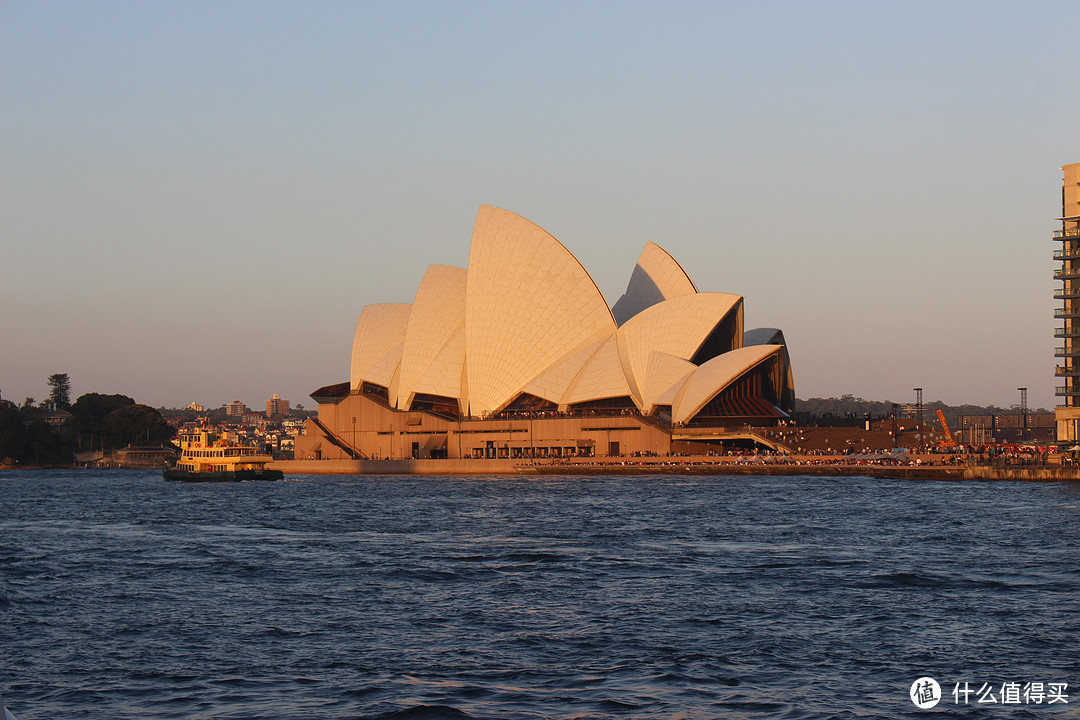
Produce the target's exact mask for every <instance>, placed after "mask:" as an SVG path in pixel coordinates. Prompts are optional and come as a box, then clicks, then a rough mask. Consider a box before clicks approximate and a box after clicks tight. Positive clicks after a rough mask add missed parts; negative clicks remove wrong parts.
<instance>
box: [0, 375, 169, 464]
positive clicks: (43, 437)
mask: <svg viewBox="0 0 1080 720" xmlns="http://www.w3.org/2000/svg"><path fill="white" fill-rule="evenodd" d="M49 386H50V387H51V388H52V393H51V394H50V396H49V399H48V400H46V401H44V402H42V403H41V404H38V405H35V404H34V399H33V398H26V400H25V401H24V402H23V404H22V405H16V404H15V403H13V402H11V401H8V400H0V464H4V463H8V464H12V463H14V464H20V465H71V464H72V463H73V462H74V459H75V453H77V452H90V451H93V450H101V451H103V452H105V453H110V452H113V451H116V450H119V449H120V448H123V447H127V446H128V445H160V444H162V443H166V442H168V441H170V440H172V438H173V436H174V435H175V434H176V430H175V428H173V427H172V426H171V425H169V424H168V423H167V422H165V419H164V418H163V417H162V416H161V413H159V412H158V411H157V410H155V409H154V408H152V407H149V406H148V405H140V404H138V403H136V402H135V401H134V400H133V399H131V398H129V397H128V396H126V395H102V394H99V393H87V394H86V395H82V396H81V397H79V398H78V399H77V400H76V401H75V402H74V403H70V402H69V394H70V388H71V386H70V383H69V382H68V377H67V375H65V374H62V373H57V374H55V375H51V376H50V377H49ZM64 413H69V414H70V416H66V415H65V414H64Z"/></svg>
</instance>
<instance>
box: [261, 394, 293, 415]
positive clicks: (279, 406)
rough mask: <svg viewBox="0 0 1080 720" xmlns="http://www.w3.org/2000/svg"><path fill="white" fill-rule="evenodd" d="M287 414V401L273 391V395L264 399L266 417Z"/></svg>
mask: <svg viewBox="0 0 1080 720" xmlns="http://www.w3.org/2000/svg"><path fill="white" fill-rule="evenodd" d="M288 414H289V401H288V400H282V399H281V398H279V397H278V394H277V393H274V397H272V398H270V399H269V400H267V401H266V417H273V416H274V415H288Z"/></svg>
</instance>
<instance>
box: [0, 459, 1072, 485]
mask: <svg viewBox="0 0 1080 720" xmlns="http://www.w3.org/2000/svg"><path fill="white" fill-rule="evenodd" d="M954 457H955V456H954ZM267 467H268V468H271V469H276V470H281V471H283V472H284V473H285V476H286V479H288V476H289V475H397V476H409V475H418V476H423V475H503V476H506V475H513V476H519V477H529V476H535V477H540V476H550V477H553V476H559V475H583V476H615V475H628V476H642V477H645V476H657V475H688V476H699V477H703V476H710V475H711V476H726V477H748V476H754V475H762V476H765V475H771V476H780V477H785V476H796V475H800V476H811V477H857V476H865V477H871V478H879V479H882V480H943V481H944V480H951V481H962V480H981V481H1024V482H1080V466H1078V467H1062V466H1060V465H978V464H968V463H966V462H965V463H963V464H951V463H946V462H943V461H941V460H940V459H938V460H929V459H928V460H927V461H926V462H924V463H922V464H910V465H886V464H859V463H852V462H845V461H844V460H843V458H840V457H829V458H827V459H825V458H821V457H816V456H802V457H800V458H798V459H793V460H792V461H791V462H778V463H771V462H747V461H745V460H739V459H735V458H722V457H705V456H701V457H687V458H679V459H678V460H673V459H670V458H663V459H661V458H633V459H615V458H612V459H610V460H606V459H601V460H597V459H595V458H590V459H589V460H588V461H575V462H569V461H567V462H547V463H535V464H523V463H521V462H519V461H516V460H499V459H464V460H411V459H410V460H278V461H275V462H273V463H269V464H268V465H267ZM92 469H99V468H79V467H71V466H48V465H33V466H12V465H5V466H0V474H2V473H3V471H5V470H92ZM108 469H110V470H127V471H144V472H145V471H147V470H160V468H147V467H132V468H108Z"/></svg>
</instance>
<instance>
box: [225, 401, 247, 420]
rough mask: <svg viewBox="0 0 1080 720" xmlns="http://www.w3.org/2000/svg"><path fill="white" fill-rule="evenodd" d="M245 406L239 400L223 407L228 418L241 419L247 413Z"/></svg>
mask: <svg viewBox="0 0 1080 720" xmlns="http://www.w3.org/2000/svg"><path fill="white" fill-rule="evenodd" d="M247 411H248V409H247V405H245V404H244V403H242V402H240V401H239V400H233V401H232V402H231V403H229V404H228V405H226V406H225V414H226V415H228V416H229V417H243V416H244V415H245V414H246V413H247Z"/></svg>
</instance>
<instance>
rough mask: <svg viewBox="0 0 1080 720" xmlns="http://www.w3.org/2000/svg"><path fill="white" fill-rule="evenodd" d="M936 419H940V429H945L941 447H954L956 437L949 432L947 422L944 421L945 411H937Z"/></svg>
mask: <svg viewBox="0 0 1080 720" xmlns="http://www.w3.org/2000/svg"><path fill="white" fill-rule="evenodd" d="M937 416H938V420H940V421H941V429H942V430H944V431H945V439H944V440H942V441H941V443H940V445H941V447H956V438H954V437H953V434H952V433H951V432H949V424H948V423H947V422H945V413H943V412H941V411H940V410H938V411H937Z"/></svg>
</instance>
